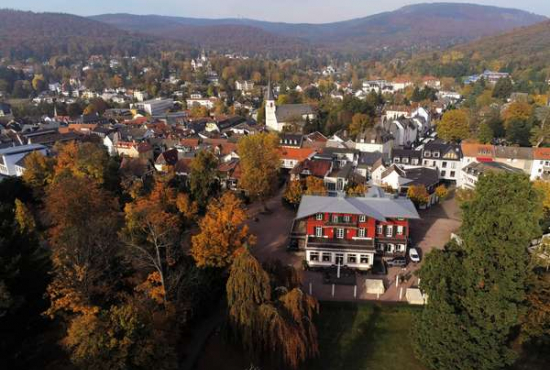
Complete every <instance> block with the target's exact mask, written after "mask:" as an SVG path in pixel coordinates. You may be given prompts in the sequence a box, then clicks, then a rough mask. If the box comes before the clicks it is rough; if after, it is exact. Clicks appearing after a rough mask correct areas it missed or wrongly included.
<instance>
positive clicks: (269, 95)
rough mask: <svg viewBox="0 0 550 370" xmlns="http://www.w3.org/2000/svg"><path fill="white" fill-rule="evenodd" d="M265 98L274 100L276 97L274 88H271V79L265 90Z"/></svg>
mask: <svg viewBox="0 0 550 370" xmlns="http://www.w3.org/2000/svg"><path fill="white" fill-rule="evenodd" d="M265 100H266V102H267V101H274V100H275V98H274V97H273V89H272V88H271V80H269V82H268V83H267V89H266V91H265Z"/></svg>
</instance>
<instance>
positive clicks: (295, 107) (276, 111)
mask: <svg viewBox="0 0 550 370" xmlns="http://www.w3.org/2000/svg"><path fill="white" fill-rule="evenodd" d="M316 117H317V115H316V114H315V111H314V110H313V108H312V107H311V106H310V105H308V104H284V105H279V106H277V105H276V104H275V97H274V96H273V91H272V90H271V84H268V86H267V91H266V94H265V124H266V126H267V128H268V129H269V130H271V131H277V132H281V131H283V130H284V128H285V126H287V127H292V126H295V127H296V128H300V129H301V128H303V127H304V125H305V124H306V123H307V121H308V120H309V121H312V120H314V119H316Z"/></svg>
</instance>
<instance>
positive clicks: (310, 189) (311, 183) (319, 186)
mask: <svg viewBox="0 0 550 370" xmlns="http://www.w3.org/2000/svg"><path fill="white" fill-rule="evenodd" d="M304 194H305V195H323V196H324V195H327V194H328V191H327V188H326V187H325V183H324V182H323V180H322V179H320V178H317V177H313V176H308V177H307V178H306V191H305V193H304Z"/></svg>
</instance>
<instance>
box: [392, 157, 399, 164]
mask: <svg viewBox="0 0 550 370" xmlns="http://www.w3.org/2000/svg"><path fill="white" fill-rule="evenodd" d="M393 162H394V163H399V162H401V159H400V158H399V157H395V158H394V159H393Z"/></svg>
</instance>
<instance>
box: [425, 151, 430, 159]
mask: <svg viewBox="0 0 550 370" xmlns="http://www.w3.org/2000/svg"><path fill="white" fill-rule="evenodd" d="M431 156H432V152H430V151H429V150H426V151H425V152H424V157H426V158H430V157H431Z"/></svg>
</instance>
